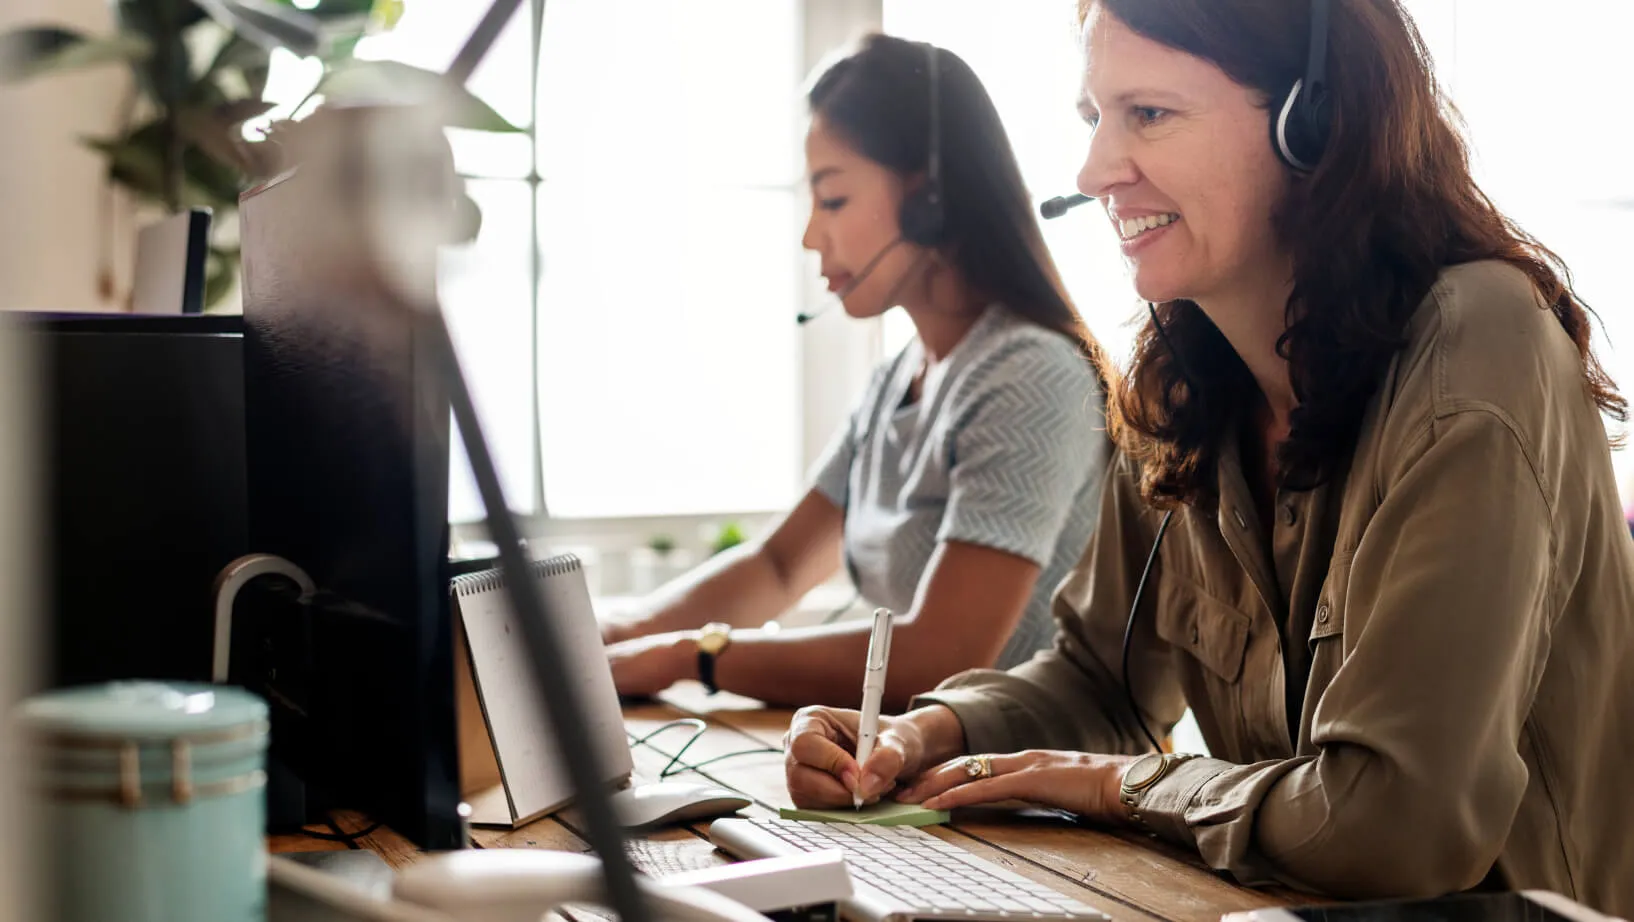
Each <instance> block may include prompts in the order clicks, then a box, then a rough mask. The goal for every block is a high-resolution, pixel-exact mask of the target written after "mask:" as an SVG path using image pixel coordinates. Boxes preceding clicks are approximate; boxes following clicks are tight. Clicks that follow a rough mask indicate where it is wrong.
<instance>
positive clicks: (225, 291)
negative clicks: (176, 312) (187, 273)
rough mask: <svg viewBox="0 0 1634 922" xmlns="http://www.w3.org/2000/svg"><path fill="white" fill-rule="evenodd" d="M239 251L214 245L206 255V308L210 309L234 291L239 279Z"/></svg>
mask: <svg viewBox="0 0 1634 922" xmlns="http://www.w3.org/2000/svg"><path fill="white" fill-rule="evenodd" d="M238 260H239V251H238V250H236V249H233V250H230V249H227V248H225V247H217V246H213V247H211V248H210V249H209V251H208V252H206V253H205V256H204V308H205V310H209V309H210V308H212V307H214V306H215V305H217V304H219V303H221V301H222V299H224V298H226V297H227V295H229V294H231V293H232V290H233V284H234V283H235V282H237V281H238Z"/></svg>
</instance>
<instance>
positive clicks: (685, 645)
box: [607, 631, 698, 698]
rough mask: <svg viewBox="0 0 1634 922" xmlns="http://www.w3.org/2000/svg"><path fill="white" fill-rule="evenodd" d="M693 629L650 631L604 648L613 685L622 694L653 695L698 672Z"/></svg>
mask: <svg viewBox="0 0 1634 922" xmlns="http://www.w3.org/2000/svg"><path fill="white" fill-rule="evenodd" d="M693 634H694V632H692V631H673V632H670V633H668V634H652V635H649V636H647V637H637V638H636V639H634V640H626V641H622V642H620V643H615V644H613V645H612V646H609V647H608V648H607V661H608V663H609V664H610V665H611V666H612V667H613V685H614V686H615V687H616V688H617V689H618V693H619V694H620V695H623V696H625V697H632V698H643V697H648V696H651V695H656V694H658V693H659V692H661V691H663V690H664V689H666V688H669V687H670V686H671V685H674V684H675V683H676V682H679V681H681V680H682V679H691V678H696V677H697V674H698V643H697V641H696V640H694V639H693Z"/></svg>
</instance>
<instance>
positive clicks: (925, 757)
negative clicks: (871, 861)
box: [783, 706, 964, 809]
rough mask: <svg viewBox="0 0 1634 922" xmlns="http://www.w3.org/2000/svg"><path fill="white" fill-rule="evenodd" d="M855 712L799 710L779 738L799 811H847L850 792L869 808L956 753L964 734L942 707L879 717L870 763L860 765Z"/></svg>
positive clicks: (790, 788) (957, 723)
mask: <svg viewBox="0 0 1634 922" xmlns="http://www.w3.org/2000/svg"><path fill="white" fill-rule="evenodd" d="M860 719H861V715H860V714H859V713H858V712H856V711H851V710H839V709H836V708H825V707H809V708H802V709H801V710H800V711H798V712H797V713H796V714H795V715H794V720H793V721H792V722H791V723H790V724H789V732H788V733H787V734H785V735H784V737H783V748H784V751H785V753H786V755H785V757H784V772H785V774H786V775H787V778H788V784H789V796H790V797H792V798H793V799H794V804H795V806H797V807H801V808H804V809H820V808H825V807H849V806H851V804H852V794H853V793H857V794H861V795H862V798H863V803H867V804H871V803H876V802H878V801H879V799H880V797H881V796H882V795H884V794H885V793H886V792H888V791H890V790H891V789H892V788H893V787H895V786H896V783H897V781H899V780H900V779H903V778H910V777H913V776H914V775H916V774H918V773H919V772H920V771H921V770H922V769H923V767H924V766H925V765H927V764H932V763H933V762H934V761H935V760H937V759H941V758H945V757H946V756H948V755H951V754H952V753H954V752H957V751H958V748H959V746H960V745H962V743H963V741H964V730H963V728H962V727H960V725H959V721H958V718H957V717H954V716H953V712H952V711H950V710H948V709H947V708H944V707H941V706H933V707H928V708H920V709H919V710H917V711H913V712H910V713H908V714H905V715H903V716H901V717H887V716H881V717H880V719H879V735H878V736H877V737H875V740H874V751H873V753H872V754H871V755H869V757H868V762H867V763H866V764H864V765H860V766H859V765H858V764H857V760H856V756H855V753H856V751H857V723H858V721H859V720H860Z"/></svg>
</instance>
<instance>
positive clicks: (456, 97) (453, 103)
mask: <svg viewBox="0 0 1634 922" xmlns="http://www.w3.org/2000/svg"><path fill="white" fill-rule="evenodd" d="M318 92H320V93H322V94H323V95H324V97H325V99H327V100H330V101H334V102H344V103H357V104H362V103H388V104H390V103H396V104H413V105H422V104H425V103H428V102H431V101H433V100H442V101H443V103H444V104H445V105H446V107H447V108H446V109H445V111H444V116H443V124H444V125H446V126H447V127H449V128H469V129H472V130H475V131H496V132H520V131H521V130H522V129H520V128H518V127H516V126H515V125H513V124H511V123H510V122H508V121H506V120H505V117H504V116H502V115H500V114H499V113H498V112H495V111H494V108H493V107H492V106H490V105H488V104H487V103H485V102H483V101H482V100H481V99H479V98H477V96H476V95H475V94H473V93H472V92H471V91H469V90H467V89H465V88H464V87H453V86H450V85H449V83H448V81H447V80H445V79H444V78H443V75H442V74H439V73H437V72H435V71H429V70H423V69H421V68H418V67H412V66H410V65H408V64H404V63H402V62H400V61H353V62H352V63H350V64H345V65H342V66H339V67H336V68H335V69H334V70H333V71H331V72H330V73H329V75H328V76H326V77H324V78H323V81H322V82H321V83H319V84H318Z"/></svg>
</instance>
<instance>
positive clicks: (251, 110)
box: [176, 99, 274, 173]
mask: <svg viewBox="0 0 1634 922" xmlns="http://www.w3.org/2000/svg"><path fill="white" fill-rule="evenodd" d="M273 108H274V104H273V103H270V102H264V101H262V100H259V99H241V100H238V101H237V102H226V103H219V104H216V105H212V106H187V107H184V108H182V109H178V110H177V112H176V130H177V131H178V132H180V133H181V136H182V137H183V138H185V139H186V140H187V142H188V143H189V144H192V145H194V146H196V147H197V148H199V150H201V151H203V152H204V153H206V154H208V155H210V157H211V158H213V159H214V160H216V161H218V162H220V163H222V164H225V165H227V166H230V167H232V169H233V170H234V171H236V172H238V173H248V172H249V171H250V169H251V159H250V157H249V155H248V154H247V153H246V151H245V148H244V142H243V138H242V135H241V133H240V132H241V128H240V126H241V125H243V124H244V122H246V121H248V120H249V119H252V118H255V117H256V116H258V115H263V114H265V113H267V112H269V111H271V110H272V109H273Z"/></svg>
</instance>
